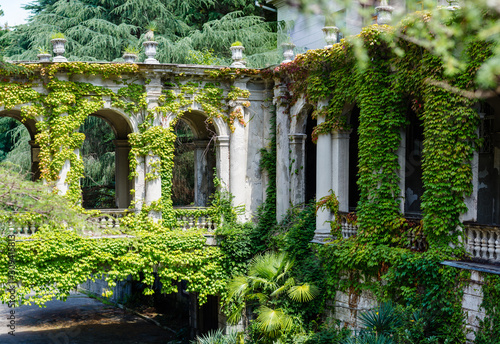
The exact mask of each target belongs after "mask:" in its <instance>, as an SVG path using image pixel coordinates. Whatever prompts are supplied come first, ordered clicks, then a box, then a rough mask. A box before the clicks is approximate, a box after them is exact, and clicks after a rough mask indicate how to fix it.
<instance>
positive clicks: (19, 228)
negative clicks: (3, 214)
mask: <svg viewBox="0 0 500 344" xmlns="http://www.w3.org/2000/svg"><path fill="white" fill-rule="evenodd" d="M37 230H38V226H37V225H20V224H18V223H15V222H13V221H9V222H5V223H0V236H3V237H5V236H7V235H16V236H29V235H32V234H34V233H35V232H36V231H37Z"/></svg>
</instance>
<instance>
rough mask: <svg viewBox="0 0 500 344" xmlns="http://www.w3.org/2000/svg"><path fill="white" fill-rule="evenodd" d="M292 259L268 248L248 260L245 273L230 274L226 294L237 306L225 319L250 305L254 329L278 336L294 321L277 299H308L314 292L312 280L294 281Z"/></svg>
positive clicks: (235, 318) (232, 320)
mask: <svg viewBox="0 0 500 344" xmlns="http://www.w3.org/2000/svg"><path fill="white" fill-rule="evenodd" d="M293 265H294V261H293V260H292V259H289V257H288V256H287V254H286V253H275V252H268V253H265V254H263V255H258V256H256V257H255V258H254V259H253V260H252V262H251V263H250V267H249V269H248V274H247V275H246V276H236V277H234V278H233V279H232V280H231V281H230V282H229V285H228V289H229V296H230V298H231V299H232V300H234V301H235V302H236V305H237V307H236V308H235V309H234V311H233V312H232V313H231V314H230V316H229V318H228V321H229V322H230V323H237V322H238V321H239V320H240V319H241V317H242V313H243V311H244V310H245V307H246V306H247V303H248V304H249V305H252V306H254V307H253V308H254V310H255V313H256V314H257V318H256V319H255V320H254V322H255V324H256V326H257V328H258V330H259V331H260V332H261V333H262V334H263V335H264V336H266V337H268V338H270V339H274V338H279V337H280V336H281V335H283V333H285V332H287V331H290V330H291V329H292V328H293V326H294V325H295V318H294V316H293V315H291V314H289V313H288V312H287V310H286V309H285V308H284V307H280V305H283V302H280V301H281V300H283V299H286V298H289V299H290V300H292V301H296V302H308V301H311V300H312V299H314V297H316V295H317V294H318V288H317V287H316V286H314V285H312V284H308V283H304V284H298V283H297V282H296V281H295V279H294V278H293V277H292V276H291V272H292V268H293Z"/></svg>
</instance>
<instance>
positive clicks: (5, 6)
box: [0, 0, 32, 26]
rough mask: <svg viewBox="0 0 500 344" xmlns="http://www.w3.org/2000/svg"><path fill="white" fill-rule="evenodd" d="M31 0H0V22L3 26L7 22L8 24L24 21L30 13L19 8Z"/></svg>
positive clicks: (12, 24) (17, 23)
mask: <svg viewBox="0 0 500 344" xmlns="http://www.w3.org/2000/svg"><path fill="white" fill-rule="evenodd" d="M30 2H32V0H0V8H1V9H2V10H3V17H0V24H1V25H2V26H4V24H5V23H8V24H9V26H14V25H19V24H23V23H25V21H26V19H27V18H28V16H29V15H30V12H28V11H25V10H24V9H22V8H21V6H23V5H27V4H29V3H30Z"/></svg>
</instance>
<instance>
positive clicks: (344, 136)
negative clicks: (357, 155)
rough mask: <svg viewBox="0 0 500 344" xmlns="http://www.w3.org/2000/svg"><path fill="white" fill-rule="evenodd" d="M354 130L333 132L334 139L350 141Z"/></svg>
mask: <svg viewBox="0 0 500 344" xmlns="http://www.w3.org/2000/svg"><path fill="white" fill-rule="evenodd" d="M351 132H352V130H333V131H332V139H334V140H349V135H351Z"/></svg>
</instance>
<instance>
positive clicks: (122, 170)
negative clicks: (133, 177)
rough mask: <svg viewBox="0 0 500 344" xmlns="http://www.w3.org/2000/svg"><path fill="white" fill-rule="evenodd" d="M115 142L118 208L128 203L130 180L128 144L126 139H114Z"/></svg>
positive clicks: (126, 205)
mask: <svg viewBox="0 0 500 344" xmlns="http://www.w3.org/2000/svg"><path fill="white" fill-rule="evenodd" d="M113 143H114V144H115V201H116V206H117V207H118V208H128V206H129V205H130V180H129V179H128V175H129V162H128V153H129V152H130V144H129V143H128V141H127V140H114V141H113Z"/></svg>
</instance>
